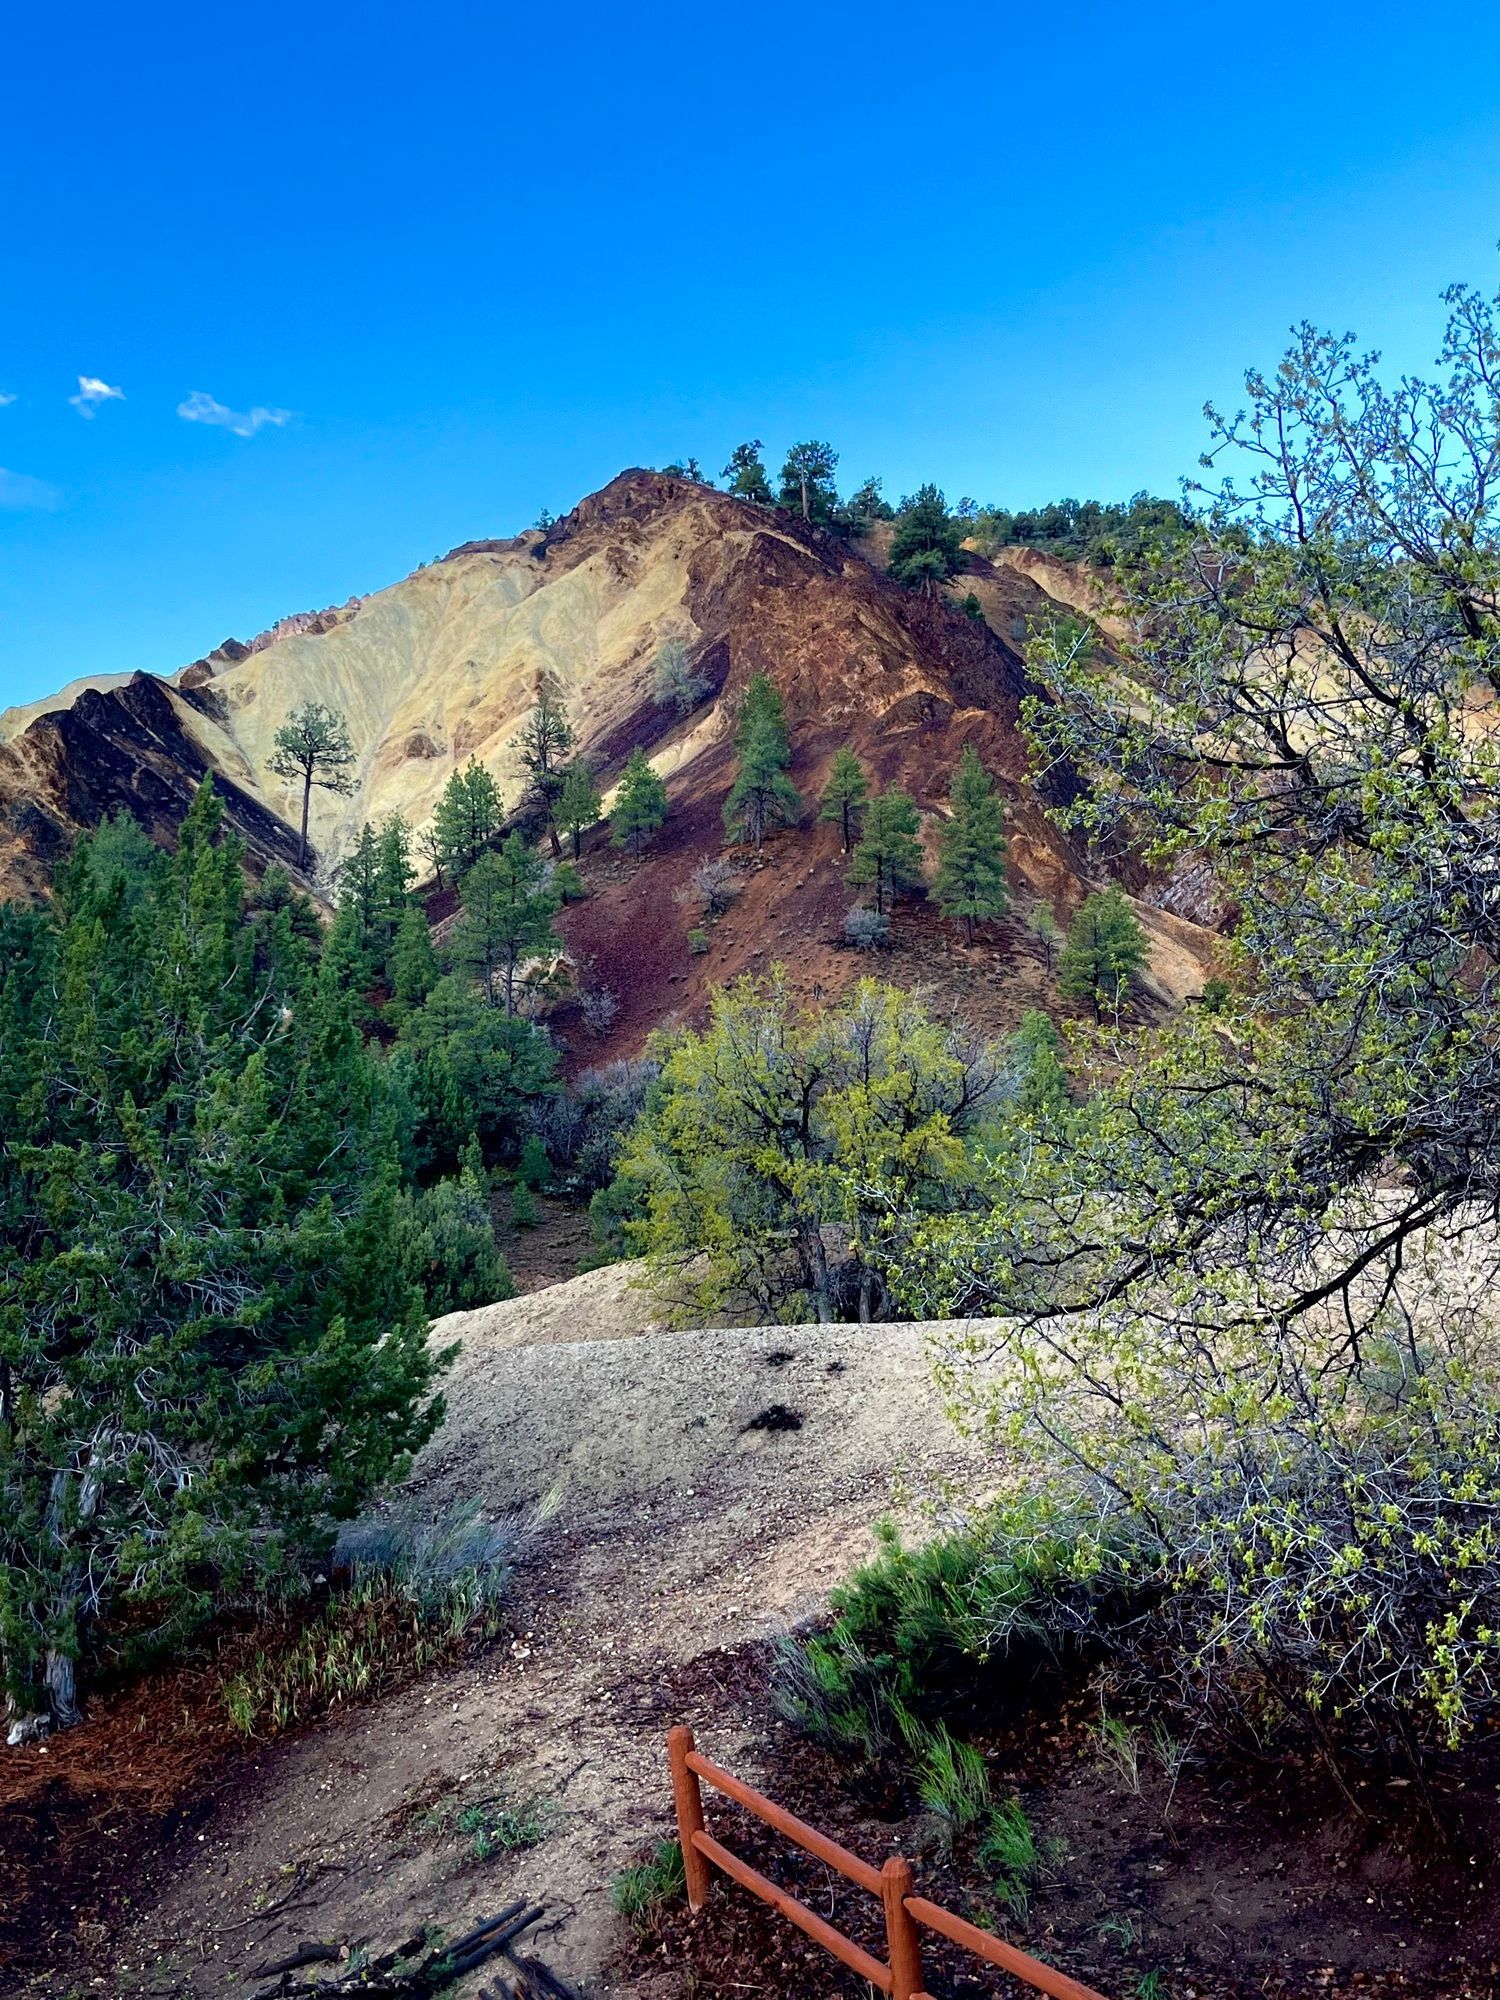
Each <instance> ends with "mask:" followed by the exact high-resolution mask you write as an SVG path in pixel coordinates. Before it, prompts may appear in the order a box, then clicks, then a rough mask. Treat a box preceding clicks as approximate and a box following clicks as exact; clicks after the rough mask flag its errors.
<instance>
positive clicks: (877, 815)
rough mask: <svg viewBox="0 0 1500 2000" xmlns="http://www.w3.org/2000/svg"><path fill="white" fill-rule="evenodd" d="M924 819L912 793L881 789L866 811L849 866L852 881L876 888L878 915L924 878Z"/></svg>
mask: <svg viewBox="0 0 1500 2000" xmlns="http://www.w3.org/2000/svg"><path fill="white" fill-rule="evenodd" d="M920 826H921V820H920V819H919V818H918V815H917V808H916V805H915V803H914V802H913V800H912V797H911V795H910V793H909V792H903V791H899V790H896V789H892V790H891V791H888V792H878V793H877V794H876V795H875V797H874V798H873V799H871V801H870V803H869V806H868V807H867V808H866V811H865V824H864V832H863V833H862V834H861V835H860V841H859V845H858V846H857V847H856V848H855V850H854V860H853V862H852V864H851V865H850V869H849V880H850V881H851V882H868V883H870V884H871V885H872V886H873V888H874V890H875V909H876V912H877V914H881V913H883V912H884V910H885V907H886V904H887V903H888V902H893V901H894V900H895V898H896V897H897V896H898V895H899V894H900V893H901V891H902V890H903V889H910V888H914V887H915V886H916V884H917V883H919V882H920V881H921V879H922V849H921V845H920V843H919V842H918V840H917V831H918V828H919V827H920Z"/></svg>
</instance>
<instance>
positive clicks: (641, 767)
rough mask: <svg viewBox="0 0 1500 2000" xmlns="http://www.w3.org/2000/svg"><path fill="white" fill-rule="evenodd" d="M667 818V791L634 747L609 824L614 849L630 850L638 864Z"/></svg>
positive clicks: (642, 753)
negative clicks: (612, 833) (612, 831)
mask: <svg viewBox="0 0 1500 2000" xmlns="http://www.w3.org/2000/svg"><path fill="white" fill-rule="evenodd" d="M666 816H667V788H666V785H665V784H664V783H663V781H662V780H661V778H660V777H658V775H657V774H656V772H655V771H653V770H652V768H651V765H650V762H649V761H648V759H647V757H646V753H645V751H644V750H642V749H641V747H640V745H639V744H637V745H636V747H635V749H634V750H632V751H631V753H630V762H629V763H628V764H627V765H626V766H625V775H624V777H623V778H622V779H621V780H620V789H619V791H618V792H617V793H616V794H615V803H614V810H613V811H612V812H611V814H610V816H609V822H610V825H611V827H612V828H613V829H614V844H615V846H616V847H629V849H630V851H631V853H632V854H633V855H634V856H635V858H636V860H637V861H639V860H640V858H641V849H642V848H643V847H644V846H645V844H646V842H647V841H648V840H649V839H650V838H651V836H652V834H653V833H655V832H656V830H657V828H658V827H659V826H660V825H661V823H662V821H663V820H664V819H665V818H666Z"/></svg>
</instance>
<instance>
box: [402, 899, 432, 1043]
mask: <svg viewBox="0 0 1500 2000" xmlns="http://www.w3.org/2000/svg"><path fill="white" fill-rule="evenodd" d="M437 978H438V962H437V953H436V952H435V951H434V950H433V948H432V932H431V930H430V929H429V927H428V923H427V917H426V914H425V912H424V911H422V910H420V909H419V908H418V907H417V905H416V904H415V903H408V904H407V906H406V908H405V909H404V910H403V911H402V912H401V915H400V917H399V919H398V920H397V923H396V936H395V941H394V943H393V944H392V946H391V995H392V999H391V1017H392V1019H393V1020H398V1021H399V1020H401V1019H403V1018H404V1017H405V1015H406V1014H408V1013H409V1012H410V1011H411V1009H412V1008H413V1007H420V1006H421V1004H422V1002H423V1001H424V1000H425V999H426V998H427V996H428V994H429V993H430V992H431V991H432V989H433V987H434V986H435V985H436V984H437Z"/></svg>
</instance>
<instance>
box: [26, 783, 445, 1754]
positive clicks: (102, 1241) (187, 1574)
mask: <svg viewBox="0 0 1500 2000" xmlns="http://www.w3.org/2000/svg"><path fill="white" fill-rule="evenodd" d="M221 817H222V815H221V809H220V807H219V805H218V802H217V801H216V800H215V798H214V796H213V791H212V786H211V784H210V783H209V782H208V781H207V780H205V782H204V785H203V787H202V788H201V790H200V791H199V793H198V796H197V798H196V799H195V801H194V804H193V807H192V809H191V811H190V812H189V814H188V816H187V818H186V820H185V821H184V823H183V826H182V829H181V832H180V835H179V840H178V846H177V850H176V853H175V854H174V855H172V856H171V857H170V858H168V859H163V860H153V861H152V862H151V863H150V865H149V867H148V868H147V869H146V871H145V873H144V874H140V873H136V872H134V871H133V870H132V869H131V868H128V867H125V866H123V865H122V864H121V863H120V861H119V858H118V857H119V854H120V848H119V846H118V844H116V846H115V850H114V852H115V858H114V859H110V858H109V855H108V849H109V846H110V843H109V842H105V843H103V844H102V845H101V847H100V848H99V849H98V850H97V851H95V850H94V849H93V846H92V844H91V843H88V842H85V843H84V844H83V846H82V847H81V849H80V851H79V854H78V856H77V858H76V859H75V861H74V862H73V863H72V864H70V866H69V867H67V868H66V869H65V870H63V871H62V873H61V874H60V876H59V880H58V885H57V899H56V903H55V906H54V909H53V910H52V912H50V913H49V914H48V915H47V916H45V917H31V916H23V917H22V918H21V919H20V920H19V921H18V920H17V918H16V917H14V916H12V915H11V914H10V913H4V914H0V1135H3V1137H0V1675H3V1679H4V1686H5V1692H6V1696H7V1699H8V1701H9V1703H10V1705H11V1708H12V1711H13V1713H14V1714H15V1715H16V1718H17V1720H16V1729H17V1731H18V1732H19V1731H20V1730H21V1729H22V1728H24V1726H25V1717H26V1716H27V1715H29V1714H32V1713H35V1712H37V1711H41V1712H43V1713H45V1714H50V1716H51V1718H52V1719H53V1720H55V1721H57V1722H63V1723H65V1722H68V1721H71V1720H72V1719H74V1717H75V1716H76V1714H77V1707H78V1681H79V1676H80V1673H81V1671H83V1669H85V1668H86V1666H87V1663H88V1660H89V1659H90V1657H91V1654H92V1641H93V1638H94V1635H95V1634H96V1632H97V1630H98V1628H99V1625H100V1623H101V1621H105V1620H109V1619H111V1618H112V1617H115V1616H117V1615H119V1614H124V1616H125V1621H126V1623H127V1624H128V1625H133V1626H135V1627H136V1629H137V1630H138V1631H140V1632H141V1634H142V1635H143V1636H145V1635H149V1634H151V1633H154V1634H155V1635H157V1636H158V1637H163V1636H167V1635H170V1634H172V1633H174V1632H181V1631H182V1630H184V1629H186V1628H187V1627H189V1626H191V1625H192V1624H193V1623H194V1622H195V1621H196V1620H198V1619H199V1618H201V1617H202V1616H203V1614H204V1613H205V1612H206V1611H207V1609H208V1608H209V1606H210V1604H211V1603H212V1602H213V1600H214V1598H215V1596H216V1595H217V1593H219V1592H220V1591H221V1590H224V1589H226V1588H230V1587H236V1586H238V1585H243V1584H245V1583H246V1582H247V1581H248V1580H249V1579H250V1578H252V1577H253V1576H254V1575H255V1574H257V1573H263V1574H264V1573H272V1572H274V1571H275V1570H276V1569H277V1568H278V1567H279V1566H281V1567H284V1566H285V1564H286V1563H288V1562H289V1561H291V1560H294V1559H295V1558H296V1556H297V1555H298V1554H299V1552H308V1551H314V1550H316V1549H317V1548H319V1547H324V1546H326V1540H327V1537H328V1535H329V1533H330V1524H331V1523H332V1522H333V1521H334V1520H335V1519H337V1518H340V1517H342V1516H346V1515H348V1514H349V1513H351V1512H352V1511H353V1510H354V1509H355V1508H356V1507H358V1505H359V1504H360V1503H361V1502H362V1501H363V1500H364V1499H365V1497H366V1496H367V1495H368V1493H369V1492H370V1491H371V1489H372V1488H373V1487H374V1486H375V1485H376V1484H378V1483H379V1482H380V1481H381V1480H383V1479H385V1478H387V1477H389V1476H391V1475H394V1474H399V1472H400V1471H401V1469H402V1467H403V1465H404V1464H405V1463H406V1460H407V1458H408V1456H409V1454H410V1453H411V1452H412V1451H413V1450H415V1449H416V1448H417V1447H418V1446H419V1445H420V1444H421V1443H422V1442H423V1441H424V1440H425V1439H426V1438H427V1437H428V1436H429V1435H430V1433H431V1431H432V1428H433V1426H434V1423H435V1420H436V1416H437V1406H436V1405H435V1404H434V1403H433V1402H432V1401H431V1398H430V1396H429V1388H430V1384H431V1381H432V1376H433V1365H434V1364H433V1359H432V1357H431V1355H430V1354H429V1352H428V1350H427V1346H426V1321H425V1314H424V1311H423V1307H422V1303H421V1298H420V1295H419V1294H418V1293H417V1292H416V1291H415V1290H414V1289H413V1288H412V1286H411V1284H410V1283H409V1280H408V1277H407V1273H406V1270H405V1267H404V1265H403V1262H402V1260H401V1259H400V1258H399V1257H392V1256H391V1255H390V1254H389V1250H388V1239H389V1237H390V1235H391V1230H392V1218H393V1214H394V1203H395V1200H396V1194H397V1186H398V1153H397V1141H398V1136H399V1120H398V1118H397V1117H396V1115H395V1107H394V1105H393V1103H392V1102H391V1101H390V1100H389V1099H388V1098H387V1095H386V1093H385V1091H384V1089H383V1087H382V1082H381V1076H380V1072H379V1071H378V1069H377V1068H376V1066H375V1065H374V1062H373V1058H372V1057H371V1055H370V1054H369V1053H368V1052H367V1051H366V1050H365V1049H364V1047H363V1046H362V1044H361V1042H360V1038H359V1036H358V1034H357V1032H356V1031H355V1029H354V1026H353V1023H352V1019H351V1015H350V1010H349V1007H348V1004H347V1000H346V996H345V994H344V993H343V991H342V989H341V987H340V985H339V983H338V981H337V980H336V979H335V978H333V977H332V976H331V975H329V974H328V973H327V972H326V971H325V968H324V967H323V966H321V965H320V964H319V963H318V959H317V944H316V933H315V931H314V933H313V934H312V935H309V932H308V930H307V928H306V926H305V925H304V924H303V923H302V922H301V921H300V919H299V917H298V914H297V905H296V903H295V902H294V901H293V900H292V899H290V898H288V897H287V896H286V895H285V894H284V893H283V892H282V890H280V889H278V890H277V891H276V893H275V895H274V899H273V901H272V904H271V906H270V907H263V908H247V904H246V890H245V877H244V868H243V863H244V855H243V851H242V849H241V847H240V845H239V843H238V842H237V841H235V840H234V839H233V838H229V837H224V836H223V835H222V830H221Z"/></svg>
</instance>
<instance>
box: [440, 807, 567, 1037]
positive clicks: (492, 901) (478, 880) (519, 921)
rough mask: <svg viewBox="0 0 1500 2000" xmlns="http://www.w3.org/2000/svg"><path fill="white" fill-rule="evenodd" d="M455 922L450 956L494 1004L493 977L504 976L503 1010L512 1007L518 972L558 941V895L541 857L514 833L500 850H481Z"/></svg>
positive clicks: (509, 1010)
mask: <svg viewBox="0 0 1500 2000" xmlns="http://www.w3.org/2000/svg"><path fill="white" fill-rule="evenodd" d="M459 902H460V911H459V918H458V921H457V923H456V924H455V925H454V926H453V933H452V938H451V949H452V953H453V956H454V959H455V960H456V961H457V962H458V963H459V964H460V965H466V966H468V967H469V969H470V970H471V971H472V972H473V973H474V974H475V975H476V976H477V977H478V979H479V981H480V983H481V984H482V985H483V987H484V997H485V999H486V1001H487V1002H488V1003H489V1004H490V1005H491V1006H493V1005H494V1004H495V976H496V974H497V973H502V974H503V975H504V979H505V1011H506V1013H507V1014H514V1013H515V1011H516V972H517V970H518V968H519V967H520V966H521V964H522V963H523V962H524V961H525V960H526V959H528V958H531V957H534V956H535V955H536V953H538V952H540V951H542V950H544V949H546V948H547V946H549V945H551V944H554V943H555V942H556V935H555V933H554V931H553V929H552V919H553V918H554V916H556V914H557V907H558V897H557V894H556V891H555V890H554V889H553V887H552V885H551V883H550V882H549V881H548V879H547V870H546V867H545V866H544V864H543V862H542V860H541V858H540V857H539V856H538V855H537V854H535V853H533V851H532V850H531V848H529V847H528V846H527V845H526V842H525V841H524V840H523V839H522V838H521V836H520V834H518V833H513V834H511V835H510V836H509V838H508V839H507V840H506V841H505V843H504V845H503V846H502V847H501V848H500V849H499V851H498V852H491V853H488V854H482V855H481V856H480V857H479V859H478V860H477V861H476V862H475V864H474V866H473V867H472V868H471V869H470V870H469V872H468V874H467V875H465V877H464V879H463V886H462V888H461V889H460V890H459Z"/></svg>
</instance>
